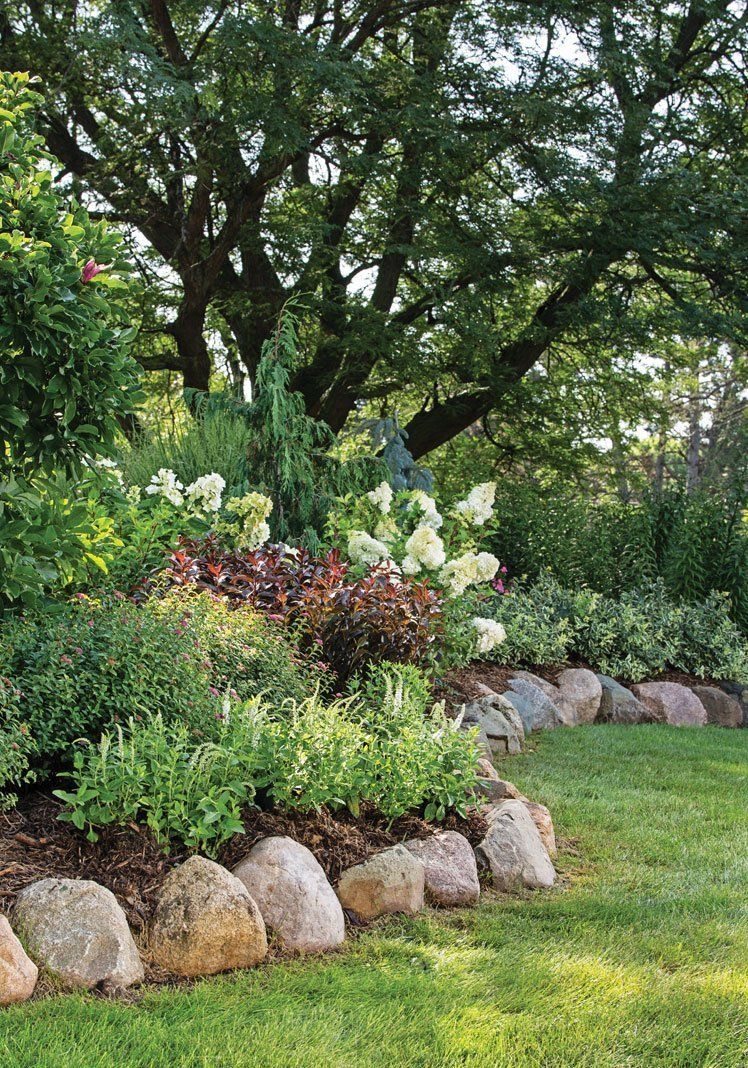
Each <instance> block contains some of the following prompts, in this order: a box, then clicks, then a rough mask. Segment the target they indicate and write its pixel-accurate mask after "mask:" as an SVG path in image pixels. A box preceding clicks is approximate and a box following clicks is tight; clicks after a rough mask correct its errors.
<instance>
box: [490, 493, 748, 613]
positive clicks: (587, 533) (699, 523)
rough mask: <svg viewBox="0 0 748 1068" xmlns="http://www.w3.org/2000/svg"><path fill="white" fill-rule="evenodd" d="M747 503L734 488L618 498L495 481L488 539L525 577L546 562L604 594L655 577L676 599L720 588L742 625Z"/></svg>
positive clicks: (747, 589)
mask: <svg viewBox="0 0 748 1068" xmlns="http://www.w3.org/2000/svg"><path fill="white" fill-rule="evenodd" d="M747 506H748V499H746V497H745V490H744V489H743V490H741V489H740V488H727V489H724V490H721V491H716V490H715V491H712V492H700V493H696V494H693V495H690V496H689V495H687V494H685V493H682V492H679V491H675V490H673V491H668V492H665V493H662V494H654V493H652V494H648V495H646V496H645V497H644V498H643V499H642V500H641V501H640V502H632V503H628V504H624V503H623V502H621V501H618V500H612V499H610V500H603V501H590V500H587V499H585V497H584V496H582V495H580V494H579V493H575V492H573V491H569V492H566V493H564V492H559V491H557V490H554V491H552V492H550V493H543V492H542V491H541V490H540V489H539V488H537V487H534V486H533V485H532V484H531V483H529V482H523V483H522V482H515V481H511V482H504V483H501V484H500V486H499V490H498V495H497V501H496V511H497V515H498V516H499V517H500V522H499V523H498V524H497V526H496V529H495V530H494V531H493V533H492V536H491V540H490V547H491V549H492V550H493V551H494V552H495V553H496V554H497V555H498V556H499V557H500V558H501V561H502V563H504V564H506V565H507V566H508V568H509V573H510V575H513V576H517V577H518V576H522V577H524V578H527V579H529V580H534V579H536V578H538V576H540V575H541V574H542V573H543V572H545V571H549V572H550V573H551V574H552V575H553V576H554V577H555V578H556V579H557V580H558V581H559V583H560V584H561V585H562V586H566V587H568V588H575V587H579V586H589V587H590V588H591V589H593V590H596V591H598V592H599V593H602V594H605V595H607V596H609V597H616V596H618V595H619V594H620V593H621V592H623V591H627V590H635V589H637V588H639V587H640V586H642V585H643V584H645V583H647V582H649V581H654V580H656V579H661V580H662V581H663V582H664V583H665V587H666V589H667V590H668V592H669V593H670V594H671V596H672V597H673V599H675V600H678V599H681V598H683V599H685V600H689V601H694V602H697V601H700V600H702V599H703V598H704V597H706V596H707V595H708V594H709V593H710V592H711V591H717V592H722V593H727V594H728V595H729V597H730V611H731V614H732V618H733V619H734V620H735V621H736V622H737V623H738V624H739V625H740V626H741V628H742V629H743V631H744V632H746V633H748V566H746V564H748V524H747V523H746V515H748V512H746V507H747Z"/></svg>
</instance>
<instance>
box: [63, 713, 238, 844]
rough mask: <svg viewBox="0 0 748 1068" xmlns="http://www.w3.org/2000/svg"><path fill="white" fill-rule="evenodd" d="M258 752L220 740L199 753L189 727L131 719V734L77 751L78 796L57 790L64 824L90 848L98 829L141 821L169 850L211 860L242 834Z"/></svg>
mask: <svg viewBox="0 0 748 1068" xmlns="http://www.w3.org/2000/svg"><path fill="white" fill-rule="evenodd" d="M252 752H253V750H252V748H251V747H250V746H248V747H246V748H244V749H242V750H241V751H236V750H234V748H233V747H231V746H228V745H226V744H223V743H222V742H221V741H217V742H203V743H202V744H200V745H197V746H196V744H195V738H194V735H193V733H192V732H191V731H189V730H188V729H187V727H185V726H184V725H183V724H180V723H170V724H167V723H165V722H164V719H163V717H162V716H161V715H156V716H152V717H149V719H148V720H147V722H145V723H139V722H138V721H136V720H134V719H130V720H129V721H128V723H127V725H126V729H125V730H123V729H122V727H117V728H116V730H115V731H114V733H105V734H104V735H102V738H101V741H100V742H99V744H98V745H90V744H88V745H85V746H84V747H81V748H79V749H78V750H77V751H76V753H75V758H74V764H73V768H74V770H73V771H72V772H70V773H68V775H69V777H70V778H71V779H73V781H74V784H75V789H74V790H55V791H54V793H55V795H56V796H57V797H59V798H60V799H61V800H62V801H65V802H66V804H67V806H68V808H67V809H66V810H65V811H63V812H62V813H61V814H60V816H59V818H60V819H61V820H68V821H69V822H71V823H73V824H74V825H75V826H76V827H78V829H79V830H84V829H86V828H87V829H88V837H89V838H90V839H91V840H92V841H96V839H97V838H98V832H97V830H96V829H97V828H101V827H106V826H108V825H109V824H112V823H116V824H123V823H128V822H131V821H134V820H137V821H139V822H140V823H144V824H145V825H146V827H148V829H149V830H150V831H152V832H153V834H154V836H155V838H156V840H157V841H158V842H159V843H160V844H161V845H162V846H164V847H166V848H168V846H169V843H170V841H171V840H172V839H178V840H179V841H180V842H183V843H184V845H186V846H187V847H188V848H189V849H194V850H200V851H201V852H204V853H208V854H209V855H211V856H213V855H215V851H216V850H217V849H218V847H219V846H220V845H221V844H222V843H223V842H224V841H226V839H228V838H230V837H231V836H232V835H234V834H238V833H240V832H242V831H243V830H244V827H243V824H242V822H241V818H240V817H241V812H242V808H243V807H245V806H246V805H247V804H249V803H250V802H251V801H252V798H253V796H254V787H253V783H252V772H253V767H252Z"/></svg>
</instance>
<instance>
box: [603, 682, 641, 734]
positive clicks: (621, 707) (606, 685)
mask: <svg viewBox="0 0 748 1068" xmlns="http://www.w3.org/2000/svg"><path fill="white" fill-rule="evenodd" d="M597 679H598V682H599V683H600V686H601V689H602V694H601V698H600V711H599V712H598V716H597V718H598V720H600V721H602V722H604V723H651V722H652V718H653V717H652V713H651V711H650V710H649V709H648V708H647V706H646V705H645V704H642V702H641V701H639V700H638V699H637V698H636V697H635V696H634V695H633V693H632V692H631V690H627V689H626V687H625V686H621V684H620V682H616V680H615V679H612V678H611V677H610V675H598V676H597Z"/></svg>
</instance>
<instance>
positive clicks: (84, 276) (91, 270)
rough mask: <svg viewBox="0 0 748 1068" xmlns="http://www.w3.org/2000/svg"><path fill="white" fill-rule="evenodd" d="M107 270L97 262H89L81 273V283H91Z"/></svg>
mask: <svg viewBox="0 0 748 1068" xmlns="http://www.w3.org/2000/svg"><path fill="white" fill-rule="evenodd" d="M105 269H106V268H104V267H102V266H101V265H100V264H98V263H97V262H96V260H89V261H88V263H87V264H86V265H85V267H84V268H83V270H82V271H81V282H90V281H91V279H92V278H95V277H96V275H97V274H101V272H102V271H103V270H105Z"/></svg>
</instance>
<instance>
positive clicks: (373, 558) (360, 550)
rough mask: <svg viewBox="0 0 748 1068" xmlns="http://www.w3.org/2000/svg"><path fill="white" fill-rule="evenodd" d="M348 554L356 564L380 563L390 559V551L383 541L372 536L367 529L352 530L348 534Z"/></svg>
mask: <svg viewBox="0 0 748 1068" xmlns="http://www.w3.org/2000/svg"><path fill="white" fill-rule="evenodd" d="M348 555H349V557H350V558H351V560H352V561H353V563H354V564H378V563H379V562H380V561H381V560H387V559H389V555H390V551H389V549H388V548H387V546H386V545H385V544H384V542H383V541H379V540H378V539H377V538H372V536H371V534H367V533H366V531H365V530H352V531H351V532H350V534H349V535H348Z"/></svg>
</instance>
